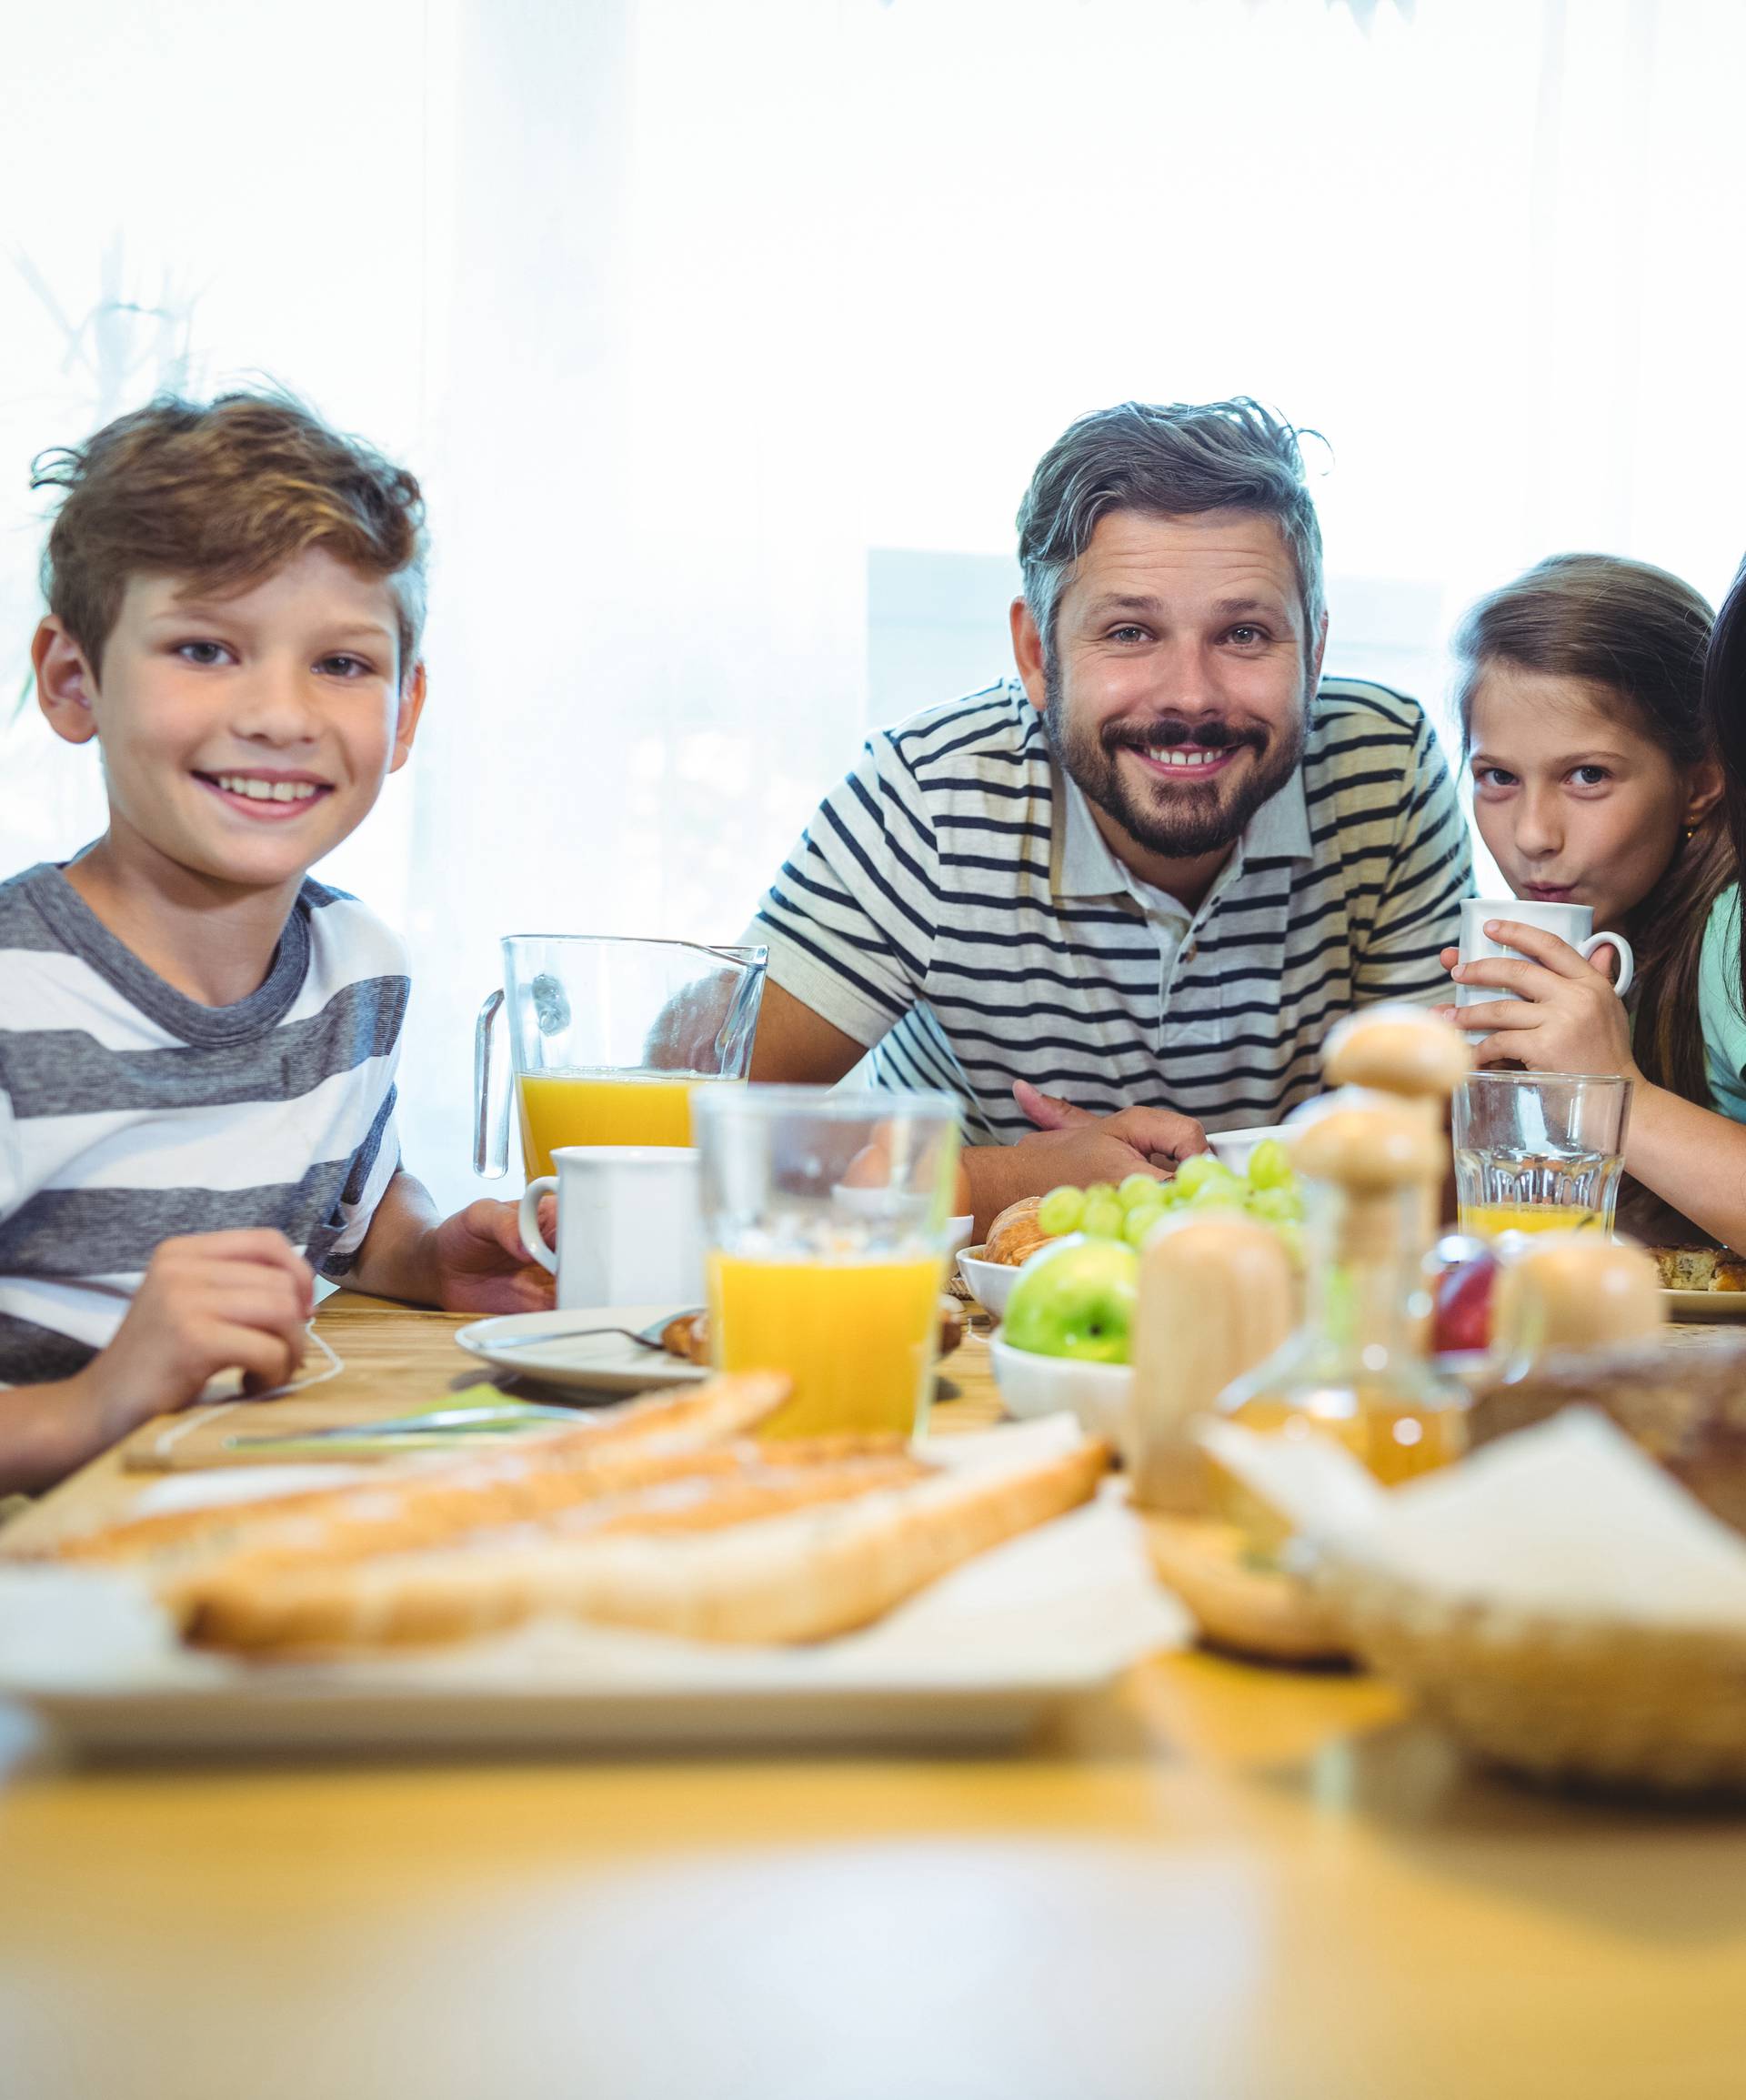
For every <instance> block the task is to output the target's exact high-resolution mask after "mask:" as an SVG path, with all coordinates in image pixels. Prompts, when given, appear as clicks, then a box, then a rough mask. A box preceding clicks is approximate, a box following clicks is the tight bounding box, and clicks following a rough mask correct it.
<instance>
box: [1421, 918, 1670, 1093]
mask: <svg viewBox="0 0 1746 2100" xmlns="http://www.w3.org/2000/svg"><path fill="white" fill-rule="evenodd" d="M1486 932H1487V933H1488V934H1489V935H1490V936H1491V937H1492V938H1493V939H1497V940H1500V941H1502V942H1503V943H1504V944H1505V945H1506V946H1508V947H1510V948H1513V949H1516V950H1519V951H1520V954H1521V955H1523V956H1525V957H1526V958H1528V960H1526V961H1520V962H1518V961H1514V960H1506V959H1505V958H1503V957H1500V956H1499V957H1489V958H1487V959H1486V960H1484V961H1482V962H1463V961H1461V960H1460V950H1457V949H1453V948H1446V949H1444V950H1443V951H1442V957H1441V960H1442V962H1443V966H1444V968H1445V969H1447V970H1449V972H1450V975H1451V976H1452V977H1453V978H1455V980H1457V981H1458V982H1459V983H1461V984H1477V985H1480V986H1482V987H1484V988H1485V989H1486V990H1496V991H1499V992H1502V993H1505V994H1507V995H1508V996H1507V997H1505V998H1502V999H1497V1000H1486V1001H1485V1002H1484V1003H1483V1004H1482V1005H1479V1006H1462V1007H1455V1006H1440V1007H1437V1008H1435V1009H1433V1010H1434V1011H1435V1012H1436V1013H1437V1014H1438V1015H1439V1016H1440V1019H1442V1020H1447V1021H1452V1022H1453V1023H1454V1025H1455V1026H1456V1027H1457V1028H1461V1029H1468V1030H1477V1029H1489V1030H1491V1031H1492V1032H1491V1033H1490V1034H1489V1035H1487V1036H1486V1037H1485V1038H1484V1040H1482V1041H1481V1042H1480V1043H1479V1044H1478V1045H1477V1046H1476V1048H1475V1050H1474V1052H1473V1056H1474V1060H1475V1061H1476V1062H1477V1063H1479V1064H1480V1065H1495V1064H1501V1063H1505V1062H1507V1061H1509V1060H1511V1059H1514V1060H1516V1061H1517V1062H1518V1063H1520V1064H1523V1065H1526V1066H1527V1067H1528V1068H1529V1069H1530V1070H1532V1071H1548V1072H1596V1073H1600V1074H1601V1075H1603V1076H1604V1075H1616V1076H1617V1077H1619V1078H1621V1079H1636V1078H1638V1077H1640V1076H1641V1075H1640V1074H1639V1073H1638V1070H1637V1063H1636V1060H1635V1059H1634V1058H1633V1057H1632V1056H1631V1021H1630V1019H1629V1017H1628V1016H1627V1014H1626V1012H1625V1004H1624V1001H1623V1000H1621V998H1620V997H1619V994H1618V993H1617V992H1616V991H1615V990H1613V989H1612V980H1611V979H1610V978H1609V977H1608V976H1607V974H1606V972H1605V971H1604V970H1602V969H1601V965H1600V963H1598V962H1595V961H1590V960H1585V959H1584V958H1583V957H1582V956H1580V955H1579V954H1578V953H1577V951H1576V950H1575V949H1573V948H1572V947H1571V946H1570V942H1569V941H1568V940H1560V939H1559V938H1558V936H1557V934H1555V933H1547V932H1545V931H1544V930H1543V929H1541V928H1540V927H1538V926H1523V925H1520V923H1519V922H1518V921H1517V920H1515V919H1500V920H1498V921H1496V922H1495V924H1492V925H1488V926H1487V928H1486ZM1601 952H1603V953H1604V952H1605V951H1604V950H1602V951H1601Z"/></svg>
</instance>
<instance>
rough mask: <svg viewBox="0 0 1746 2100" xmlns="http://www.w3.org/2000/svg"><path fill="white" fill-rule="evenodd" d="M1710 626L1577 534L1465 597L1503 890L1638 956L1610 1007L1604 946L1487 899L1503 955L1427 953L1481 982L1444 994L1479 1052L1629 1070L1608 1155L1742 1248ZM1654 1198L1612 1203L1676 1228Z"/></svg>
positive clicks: (1480, 813) (1730, 943) (1654, 581)
mask: <svg viewBox="0 0 1746 2100" xmlns="http://www.w3.org/2000/svg"><path fill="white" fill-rule="evenodd" d="M1710 628H1711V613H1710V608H1709V607H1708V606H1707V605H1706V604H1705V603H1704V601H1703V599H1702V598H1700V597H1699V596H1698V594H1697V593H1696V592H1695V591H1694V590H1692V589H1691V588H1689V586H1687V585H1685V584H1683V583H1681V581H1680V580H1679V578H1677V577H1672V576H1670V575H1668V574H1667V573H1666V571H1665V570H1663V569H1659V568H1650V567H1649V566H1648V565H1647V564H1645V563H1642V562H1635V561H1622V560H1618V559H1615V558H1611V557H1610V556H1606V555H1598V554H1566V555H1556V556H1554V557H1553V558H1551V559H1550V560H1548V561H1542V562H1540V563H1539V564H1538V565H1537V566H1536V567H1535V568H1530V570H1529V571H1528V573H1527V574H1526V575H1525V576H1522V577H1519V578H1517V579H1516V581H1515V582H1514V583H1510V584H1506V585H1505V586H1504V587H1503V588H1502V589H1500V590H1496V591H1493V592H1492V593H1491V594H1490V597H1488V598H1481V599H1480V602H1479V604H1478V605H1476V606H1475V607H1474V608H1472V609H1471V611H1470V612H1469V614H1468V615H1467V617H1466V618H1465V619H1464V620H1463V621H1462V622H1461V625H1460V628H1459V630H1458V631H1457V634H1456V637H1455V643H1454V648H1455V655H1456V658H1457V660H1458V663H1459V665H1460V718H1461V733H1462V740H1463V743H1464V745H1465V747H1466V755H1467V762H1468V766H1469V768H1470V772H1471V776H1472V781H1473V815H1474V820H1475V822H1476V823H1477V824H1478V826H1479V830H1480V837H1481V838H1482V839H1484V840H1485V843H1486V845H1487V847H1488V848H1489V849H1490V852H1491V856H1492V858H1493V859H1495V860H1496V862H1497V864H1498V867H1499V869H1500V870H1501V872H1502V874H1503V878H1504V880H1505V881H1506V882H1507V883H1508V884H1509V885H1510V889H1512V890H1513V891H1514V892H1515V894H1516V895H1517V896H1518V897H1523V898H1530V897H1531V898H1535V899H1541V900H1544V901H1548V902H1551V901H1556V902H1560V903H1568V904H1581V905H1587V906H1589V907H1590V909H1591V910H1592V912H1593V914H1594V925H1595V929H1596V930H1597V931H1600V930H1606V931H1610V932H1615V933H1622V934H1623V935H1624V936H1625V937H1626V939H1628V940H1629V941H1630V942H1631V946H1632V948H1633V949H1634V950H1635V951H1636V958H1637V976H1636V983H1635V986H1634V989H1633V990H1632V992H1631V1000H1630V1006H1629V1009H1627V1006H1626V1003H1625V1002H1624V1001H1623V1000H1621V999H1620V997H1619V995H1618V993H1617V992H1616V991H1615V990H1613V988H1612V983H1611V979H1610V978H1609V977H1608V976H1607V975H1606V974H1605V973H1604V972H1603V970H1601V967H1600V963H1601V960H1610V959H1609V957H1608V951H1607V950H1604V949H1603V950H1601V957H1600V958H1599V959H1597V960H1596V961H1595V962H1588V961H1585V960H1583V958H1582V957H1581V956H1580V955H1579V954H1578V953H1577V951H1576V950H1575V949H1574V948H1572V947H1571V946H1570V943H1569V942H1568V941H1564V940H1560V939H1559V938H1558V937H1557V935H1555V934H1551V933H1547V932H1544V931H1542V930H1540V929H1537V928H1535V927H1530V926H1525V925H1523V924H1521V923H1520V922H1519V921H1516V920H1512V919H1510V918H1509V916H1508V914H1507V913H1504V912H1500V913H1499V914H1498V916H1497V918H1496V919H1493V920H1490V921H1488V922H1487V925H1486V929H1485V930H1486V932H1487V934H1488V935H1489V936H1490V937H1491V938H1493V939H1497V940H1498V941H1500V942H1501V943H1502V944H1503V945H1505V946H1507V947H1509V948H1510V949H1511V950H1516V951H1518V952H1517V957H1516V958H1515V959H1511V960H1488V961H1476V962H1468V963H1463V962H1460V960H1459V959H1458V953H1457V950H1454V949H1446V950H1444V951H1443V960H1444V962H1445V963H1446V964H1447V965H1449V966H1450V970H1451V974H1452V975H1453V976H1454V977H1455V978H1456V979H1457V980H1459V981H1460V983H1462V984H1464V985H1468V986H1470V987H1483V988H1485V989H1486V990H1491V991H1495V992H1496V993H1497V994H1498V995H1499V996H1498V998H1497V999H1496V1000H1487V1001H1485V1002H1482V1003H1480V1004H1479V1005H1475V1006H1468V1007H1464V1008H1462V1009H1460V1015H1459V1018H1460V1025H1461V1026H1462V1027H1463V1028H1466V1029H1469V1030H1480V1029H1483V1030H1488V1031H1489V1032H1488V1033H1487V1034H1486V1035H1485V1036H1484V1037H1483V1039H1482V1040H1480V1039H1477V1038H1476V1039H1475V1055H1476V1057H1477V1059H1478V1060H1479V1062H1480V1064H1481V1065H1487V1064H1499V1063H1504V1062H1509V1061H1513V1062H1515V1063H1518V1064H1520V1065H1523V1066H1526V1067H1528V1068H1529V1069H1530V1070H1536V1071H1575V1072H1616V1073H1619V1074H1621V1076H1623V1077H1625V1078H1627V1079H1630V1080H1632V1081H1633V1082H1634V1083H1633V1086H1632V1092H1631V1120H1630V1125H1629V1128H1628V1130H1627V1132H1626V1141H1625V1166H1626V1170H1627V1171H1628V1172H1629V1173H1630V1174H1631V1176H1632V1177H1633V1178H1634V1180H1635V1181H1637V1182H1639V1183H1640V1184H1641V1186H1642V1188H1643V1189H1645V1190H1648V1191H1653V1193H1654V1195H1655V1196H1658V1197H1660V1198H1661V1200H1662V1203H1663V1204H1665V1205H1670V1206H1672V1207H1673V1208H1674V1210H1675V1211H1676V1212H1682V1213H1683V1214H1684V1217H1685V1218H1689V1219H1691V1221H1694V1222H1695V1223H1696V1224H1697V1225H1698V1226H1699V1227H1701V1229H1702V1230H1703V1231H1706V1232H1708V1233H1710V1234H1711V1235H1713V1236H1714V1238H1716V1239H1717V1240H1720V1241H1722V1242H1723V1243H1724V1244H1726V1245H1728V1246H1731V1247H1734V1248H1736V1249H1741V1250H1746V1018H1742V998H1741V991H1742V986H1741V956H1740V894H1739V889H1738V887H1737V885H1736V882H1735V869H1736V865H1737V864H1736V860H1735V852H1734V844H1733V839H1732V838H1731V834H1730V831H1729V827H1728V825H1727V823H1726V821H1725V820H1724V818H1723V814H1722V809H1721V802H1722V787H1723V782H1722V773H1721V766H1720V764H1719V763H1718V762H1717V759H1716V757H1715V754H1714V748H1713V746H1712V744H1711V740H1710V738H1709V735H1708V733H1707V732H1706V728H1705V726H1704V712H1703V704H1702V695H1703V666H1704V652H1705V648H1706V645H1707V643H1708V640H1709V636H1710ZM1742 815H1743V816H1746V777H1743V785H1742ZM1442 1012H1443V1013H1444V1014H1445V1015H1446V1016H1447V1017H1448V1018H1449V1019H1451V1020H1453V1019H1455V1018H1456V1013H1457V1010H1456V1009H1454V1008H1452V1007H1449V1008H1444V1009H1442ZM1627 1207H1630V1206H1627ZM1656 1208H1659V1207H1658V1206H1654V1205H1648V1206H1642V1205H1638V1206H1636V1211H1637V1214H1636V1215H1634V1216H1633V1217H1632V1219H1631V1223H1632V1224H1633V1225H1634V1226H1635V1228H1636V1229H1637V1230H1639V1231H1644V1232H1645V1233H1648V1234H1652V1235H1653V1236H1655V1237H1658V1238H1660V1237H1668V1236H1673V1237H1679V1236H1686V1237H1689V1236H1690V1235H1689V1233H1685V1234H1683V1235H1681V1232H1680V1231H1679V1227H1680V1226H1681V1224H1682V1223H1683V1220H1681V1219H1679V1218H1678V1217H1676V1218H1675V1219H1673V1220H1671V1221H1667V1220H1663V1221H1660V1222H1659V1223H1657V1222H1655V1221H1651V1219H1650V1218H1649V1217H1648V1216H1647V1215H1646V1212H1647V1211H1649V1210H1653V1209H1656Z"/></svg>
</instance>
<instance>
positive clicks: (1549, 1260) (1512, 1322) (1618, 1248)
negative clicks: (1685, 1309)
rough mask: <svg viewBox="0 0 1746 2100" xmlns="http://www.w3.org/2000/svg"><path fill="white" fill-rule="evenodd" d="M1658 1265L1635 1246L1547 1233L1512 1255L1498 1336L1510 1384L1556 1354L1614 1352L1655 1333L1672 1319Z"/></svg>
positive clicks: (1500, 1298)
mask: <svg viewBox="0 0 1746 2100" xmlns="http://www.w3.org/2000/svg"><path fill="white" fill-rule="evenodd" d="M1665 1306H1666V1301H1665V1300H1664V1299H1663V1297H1662V1295H1661V1276H1660V1274H1659V1272H1658V1271H1657V1270H1656V1267H1655V1263H1654V1261H1653V1260H1652V1259H1651V1256H1650V1255H1648V1254H1646V1253H1645V1252H1644V1251H1643V1250H1642V1249H1641V1247H1637V1246H1633V1245H1632V1244H1631V1241H1628V1240H1608V1239H1603V1238H1602V1237H1601V1234H1599V1233H1598V1232H1546V1233H1541V1234H1538V1235H1536V1236H1535V1237H1534V1238H1533V1239H1531V1240H1523V1241H1521V1242H1520V1244H1519V1245H1518V1247H1517V1248H1516V1250H1515V1251H1513V1252H1511V1253H1509V1254H1506V1255H1505V1257H1504V1261H1503V1266H1502V1271H1501V1272H1500V1275H1499V1277H1498V1282H1497V1310H1496V1311H1495V1313H1494V1315H1493V1332H1494V1333H1495V1334H1496V1336H1497V1340H1498V1346H1499V1348H1500V1350H1501V1351H1502V1354H1503V1359H1504V1372H1503V1375H1504V1377H1505V1378H1506V1379H1514V1378H1520V1377H1521V1376H1522V1374H1523V1373H1524V1372H1526V1371H1527V1370H1528V1368H1529V1366H1530V1364H1532V1363H1533V1362H1535V1361H1537V1360H1538V1359H1539V1358H1540V1357H1542V1356H1546V1355H1549V1354H1550V1353H1551V1351H1554V1350H1571V1349H1610V1348H1611V1347H1612V1346H1613V1345H1614V1344H1615V1343H1618V1342H1621V1341H1641V1340H1642V1339H1644V1337H1646V1336H1648V1335H1652V1334H1654V1333H1655V1332H1656V1331H1658V1330H1659V1329H1660V1327H1661V1322H1662V1321H1663V1319H1664V1318H1665V1317H1666V1311H1665Z"/></svg>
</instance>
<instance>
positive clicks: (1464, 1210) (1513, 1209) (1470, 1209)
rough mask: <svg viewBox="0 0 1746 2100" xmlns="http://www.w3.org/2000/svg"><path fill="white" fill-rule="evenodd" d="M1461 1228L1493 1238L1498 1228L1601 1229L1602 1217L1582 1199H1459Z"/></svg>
mask: <svg viewBox="0 0 1746 2100" xmlns="http://www.w3.org/2000/svg"><path fill="white" fill-rule="evenodd" d="M1460 1211H1461V1231H1463V1232H1475V1233H1478V1234H1479V1236H1480V1238H1481V1239H1484V1240H1495V1239H1496V1238H1497V1237H1498V1236H1499V1234H1500V1233H1502V1232H1601V1231H1605V1230H1606V1219H1605V1218H1604V1217H1603V1216H1602V1214H1601V1212H1600V1211H1592V1210H1590V1209H1589V1207H1588V1206H1587V1205H1586V1204H1583V1203H1463V1204H1462V1205H1461V1207H1460Z"/></svg>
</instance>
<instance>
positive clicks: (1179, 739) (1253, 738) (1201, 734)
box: [1099, 715, 1268, 752]
mask: <svg viewBox="0 0 1746 2100" xmlns="http://www.w3.org/2000/svg"><path fill="white" fill-rule="evenodd" d="M1099 736H1100V741H1101V742H1102V745H1103V748H1104V749H1105V750H1106V751H1120V750H1130V751H1150V750H1156V749H1158V748H1159V745H1164V746H1166V747H1174V746H1177V745H1182V744H1186V745H1189V746H1191V747H1193V748H1195V749H1199V750H1202V751H1229V750H1234V749H1238V748H1239V747H1240V746H1243V745H1247V746H1248V747H1249V749H1250V750H1251V751H1257V752H1260V751H1265V750H1266V749H1267V744H1268V739H1267V733H1266V731H1265V730H1263V729H1259V728H1255V729H1239V728H1232V726H1231V725H1230V723H1229V722H1223V721H1219V719H1218V718H1216V717H1215V718H1211V719H1209V718H1206V717H1196V718H1194V719H1193V720H1190V719H1189V718H1188V717H1187V716H1186V715H1159V716H1158V717H1156V718H1154V719H1153V720H1152V721H1149V722H1108V723H1106V724H1105V725H1104V727H1103V728H1102V730H1101V731H1100V733H1099Z"/></svg>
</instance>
